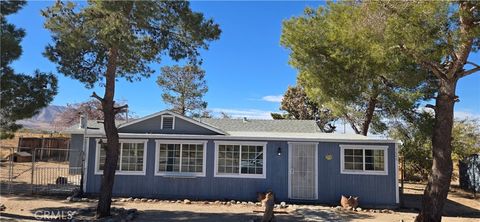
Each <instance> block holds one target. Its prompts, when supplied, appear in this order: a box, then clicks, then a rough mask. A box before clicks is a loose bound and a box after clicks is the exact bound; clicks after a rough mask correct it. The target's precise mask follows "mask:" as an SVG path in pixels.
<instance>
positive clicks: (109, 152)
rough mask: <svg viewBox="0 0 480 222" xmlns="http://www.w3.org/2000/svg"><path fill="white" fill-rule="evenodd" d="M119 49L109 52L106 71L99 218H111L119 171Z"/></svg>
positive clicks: (103, 100)
mask: <svg viewBox="0 0 480 222" xmlns="http://www.w3.org/2000/svg"><path fill="white" fill-rule="evenodd" d="M117 57H118V54H117V49H115V48H112V49H110V52H109V61H108V65H107V71H106V75H105V78H106V84H105V95H104V97H103V99H102V110H103V114H104V120H103V121H104V123H103V125H104V128H105V134H106V136H107V148H106V157H105V164H104V169H103V176H102V184H101V187H100V197H99V199H98V206H97V217H99V218H101V217H107V216H110V206H111V204H112V189H113V182H114V179H115V171H116V169H117V162H118V155H119V153H120V152H119V143H118V130H117V127H116V125H115V110H114V100H113V98H114V95H115V72H116V66H117Z"/></svg>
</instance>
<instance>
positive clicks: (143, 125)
mask: <svg viewBox="0 0 480 222" xmlns="http://www.w3.org/2000/svg"><path fill="white" fill-rule="evenodd" d="M161 122H162V116H156V117H153V118H150V119H146V120H144V121H141V122H138V123H135V124H132V125H130V126H125V127H123V128H120V129H118V132H120V133H158V134H195V135H217V134H218V133H216V132H213V131H211V130H209V129H206V128H204V127H201V126H198V125H196V124H193V123H191V122H188V121H185V120H183V119H180V118H175V127H174V129H161Z"/></svg>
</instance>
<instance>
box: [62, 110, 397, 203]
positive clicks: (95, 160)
mask: <svg viewBox="0 0 480 222" xmlns="http://www.w3.org/2000/svg"><path fill="white" fill-rule="evenodd" d="M68 132H69V133H71V136H72V139H71V148H72V149H82V147H83V141H86V140H84V136H85V135H84V132H85V129H82V128H79V127H78V126H74V127H72V128H70V129H69V130H68ZM118 132H119V136H120V149H121V150H120V157H119V161H118V166H117V169H118V171H117V172H116V177H115V184H114V188H113V194H114V195H115V196H127V197H129V196H132V197H148V198H166V199H173V198H182V199H183V198H189V199H203V200H213V199H216V200H232V199H233V200H255V199H256V197H257V192H265V191H267V190H272V191H273V192H274V193H275V199H276V200H277V201H287V202H303V203H322V204H338V203H339V201H340V197H341V195H347V196H350V195H351V196H358V197H359V202H360V205H361V206H362V205H363V206H367V205H368V206H377V207H395V206H397V204H398V203H399V189H398V180H397V173H398V169H397V165H398V164H397V161H398V151H397V141H394V140H390V139H385V138H371V137H366V136H361V135H351V134H340V133H322V132H321V131H320V129H319V127H318V126H317V124H316V122H315V121H314V120H255V119H245V118H244V119H211V118H189V117H185V116H182V115H179V114H176V113H173V112H171V111H161V112H158V113H154V114H152V115H149V116H146V117H143V118H140V119H136V120H132V121H130V122H121V123H118ZM86 139H87V140H88V144H87V145H88V146H86V150H85V155H86V158H85V164H84V165H85V166H84V167H85V183H84V190H85V192H86V193H89V194H96V193H98V192H99V191H100V183H101V178H102V169H103V164H104V160H105V151H104V150H103V149H102V147H103V146H104V145H105V142H106V137H105V133H104V130H103V125H102V123H101V122H99V121H89V122H88V128H87V134H86Z"/></svg>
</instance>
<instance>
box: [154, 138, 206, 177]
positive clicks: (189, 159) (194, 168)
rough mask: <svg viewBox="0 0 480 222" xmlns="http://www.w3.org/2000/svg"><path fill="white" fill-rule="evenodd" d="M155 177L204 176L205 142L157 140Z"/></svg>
mask: <svg viewBox="0 0 480 222" xmlns="http://www.w3.org/2000/svg"><path fill="white" fill-rule="evenodd" d="M156 150H157V152H156V165H155V169H156V170H155V175H172V176H175V175H179V176H205V153H206V152H205V151H206V141H165V140H157V149H156Z"/></svg>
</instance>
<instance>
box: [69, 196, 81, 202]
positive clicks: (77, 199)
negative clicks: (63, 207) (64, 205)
mask: <svg viewBox="0 0 480 222" xmlns="http://www.w3.org/2000/svg"><path fill="white" fill-rule="evenodd" d="M80 200H81V199H80V198H76V197H74V198H72V200H71V201H72V202H78V201H80Z"/></svg>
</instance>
